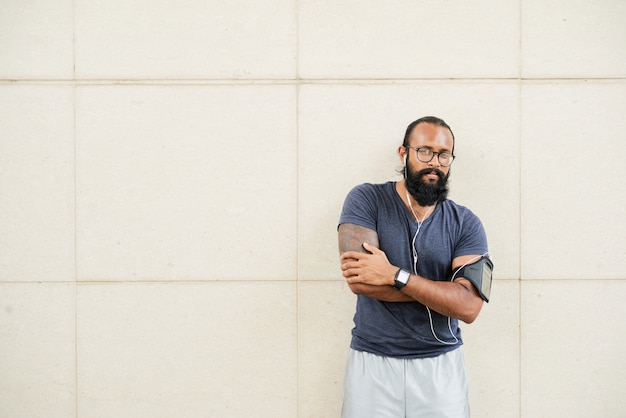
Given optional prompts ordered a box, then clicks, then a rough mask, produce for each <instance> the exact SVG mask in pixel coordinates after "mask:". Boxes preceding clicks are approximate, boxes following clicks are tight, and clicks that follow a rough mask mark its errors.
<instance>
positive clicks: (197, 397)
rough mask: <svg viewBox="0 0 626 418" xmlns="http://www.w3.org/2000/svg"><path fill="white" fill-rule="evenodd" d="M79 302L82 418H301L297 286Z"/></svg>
mask: <svg viewBox="0 0 626 418" xmlns="http://www.w3.org/2000/svg"><path fill="white" fill-rule="evenodd" d="M77 293H78V297H77V299H78V302H77V312H78V320H77V329H78V330H77V338H78V345H77V347H78V348H77V353H78V387H79V391H78V414H79V416H80V417H81V418H89V417H163V418H165V417H172V416H185V417H204V416H215V417H252V416H259V417H284V418H291V417H294V416H296V404H297V386H296V370H297V369H296V358H297V356H296V335H297V333H296V311H295V306H296V304H295V298H296V292H295V285H294V283H290V282H274V283H233V282H229V283H199V284H196V283H178V284H176V283H175V284H167V283H164V284H145V283H125V284H83V285H80V286H78V292H77Z"/></svg>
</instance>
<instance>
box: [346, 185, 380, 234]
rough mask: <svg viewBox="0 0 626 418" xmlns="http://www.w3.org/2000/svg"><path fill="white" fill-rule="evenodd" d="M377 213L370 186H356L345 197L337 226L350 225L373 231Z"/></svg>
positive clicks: (373, 194)
mask: <svg viewBox="0 0 626 418" xmlns="http://www.w3.org/2000/svg"><path fill="white" fill-rule="evenodd" d="M377 211H378V209H377V205H376V204H375V193H374V190H373V187H372V185H369V184H362V185H359V186H356V187H355V188H353V189H352V190H350V192H349V193H348V195H347V196H346V199H345V201H344V203H343V209H342V210H341V215H340V217H339V225H341V224H346V223H351V224H355V225H359V226H362V227H365V228H368V229H371V230H373V231H375V230H376V219H377Z"/></svg>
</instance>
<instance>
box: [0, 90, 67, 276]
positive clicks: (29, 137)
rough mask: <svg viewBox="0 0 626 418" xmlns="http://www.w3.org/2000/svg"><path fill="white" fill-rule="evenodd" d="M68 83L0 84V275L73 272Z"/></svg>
mask: <svg viewBox="0 0 626 418" xmlns="http://www.w3.org/2000/svg"><path fill="white" fill-rule="evenodd" d="M74 252H75V246H74V99H73V92H72V89H71V87H67V86H55V85H50V86H48V85H0V281H20V282H26V281H32V282H41V281H67V280H74V276H75V260H74V259H75V257H74Z"/></svg>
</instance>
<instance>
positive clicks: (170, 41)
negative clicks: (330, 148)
mask: <svg viewBox="0 0 626 418" xmlns="http://www.w3.org/2000/svg"><path fill="white" fill-rule="evenodd" d="M296 5H297V3H296V2H294V1H293V0H260V1H255V2H254V3H250V2H247V1H229V2H223V1H219V0H211V1H204V0H202V1H201V0H186V1H183V2H172V1H169V0H156V1H145V0H132V1H103V2H99V1H98V2H95V1H85V0H79V1H76V40H75V48H76V76H77V77H78V78H80V79H101V78H105V79H169V80H181V79H191V80H193V79H220V80H231V79H259V78H261V79H264V78H270V79H283V78H294V77H295V71H296V39H297V36H296V14H295V7H296Z"/></svg>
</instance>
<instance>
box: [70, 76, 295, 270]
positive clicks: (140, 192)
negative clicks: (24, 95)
mask: <svg viewBox="0 0 626 418" xmlns="http://www.w3.org/2000/svg"><path fill="white" fill-rule="evenodd" d="M76 113H77V116H76V119H77V122H76V125H77V156H78V163H77V240H78V276H79V279H80V280H223V279H244V280H245V279H247V280H250V279H255V280H259V279H272V280H275V279H280V280H287V279H288V280H293V279H294V278H295V257H296V249H295V243H296V178H297V177H296V164H297V161H296V142H295V140H294V137H295V134H296V130H295V123H296V119H295V88H294V87H292V86H265V85H264V86H93V87H81V88H79V89H78V93H77V111H76Z"/></svg>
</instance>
